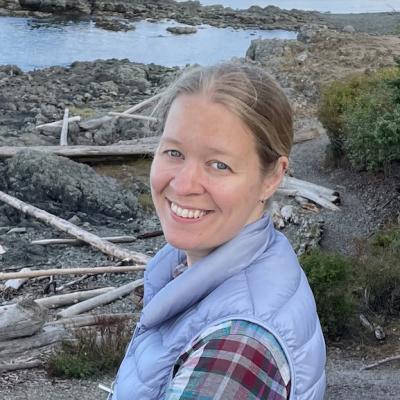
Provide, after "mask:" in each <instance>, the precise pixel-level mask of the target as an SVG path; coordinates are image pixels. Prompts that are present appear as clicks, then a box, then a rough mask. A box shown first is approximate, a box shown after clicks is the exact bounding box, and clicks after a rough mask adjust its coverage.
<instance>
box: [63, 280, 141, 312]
mask: <svg viewBox="0 0 400 400" xmlns="http://www.w3.org/2000/svg"><path fill="white" fill-rule="evenodd" d="M142 285H143V279H138V280H136V281H134V282H130V283H128V284H126V285H123V286H121V287H119V288H117V289H114V290H111V291H110V292H108V293H104V294H101V295H99V296H96V297H93V298H91V299H89V300H86V301H82V302H81V303H78V304H75V305H73V306H71V307H68V308H67V309H65V310H63V311H61V312H59V313H58V314H57V316H58V317H63V318H66V317H72V316H73V315H79V314H82V313H84V312H87V311H90V310H92V309H93V308H96V307H98V306H101V305H104V304H108V303H111V302H112V301H114V300H116V299H119V298H121V297H124V296H127V295H128V294H130V293H132V292H133V291H134V290H135V289H136V288H137V287H139V286H142Z"/></svg>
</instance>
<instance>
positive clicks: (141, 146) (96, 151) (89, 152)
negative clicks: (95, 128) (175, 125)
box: [0, 137, 160, 160]
mask: <svg viewBox="0 0 400 400" xmlns="http://www.w3.org/2000/svg"><path fill="white" fill-rule="evenodd" d="M159 139H160V138H159V137H151V138H141V139H137V140H135V144H126V145H108V146H82V145H79V146H26V147H25V146H2V147H0V159H4V158H10V157H14V156H15V155H16V154H17V153H18V152H19V151H22V150H27V149H30V150H36V151H41V152H43V153H52V154H56V155H59V156H62V157H68V158H72V159H75V158H78V159H83V158H85V159H91V160H92V159H93V160H96V159H98V158H101V159H104V158H121V157H122V158H123V157H132V156H146V157H150V156H152V155H153V154H154V150H155V149H156V148H157V143H158V140H159Z"/></svg>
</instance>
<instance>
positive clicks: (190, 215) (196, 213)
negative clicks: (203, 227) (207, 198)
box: [169, 201, 211, 219]
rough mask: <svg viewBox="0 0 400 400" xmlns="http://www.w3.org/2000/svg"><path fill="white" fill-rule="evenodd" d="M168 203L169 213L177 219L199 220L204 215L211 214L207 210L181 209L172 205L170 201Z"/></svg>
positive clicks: (174, 204)
mask: <svg viewBox="0 0 400 400" xmlns="http://www.w3.org/2000/svg"><path fill="white" fill-rule="evenodd" d="M169 203H170V208H171V211H172V212H173V213H174V214H175V215H177V216H178V217H181V218H187V219H199V218H201V217H203V216H204V215H206V214H208V213H210V212H211V211H209V210H200V209H188V208H182V207H179V206H178V205H177V204H176V203H173V202H171V201H170V202H169Z"/></svg>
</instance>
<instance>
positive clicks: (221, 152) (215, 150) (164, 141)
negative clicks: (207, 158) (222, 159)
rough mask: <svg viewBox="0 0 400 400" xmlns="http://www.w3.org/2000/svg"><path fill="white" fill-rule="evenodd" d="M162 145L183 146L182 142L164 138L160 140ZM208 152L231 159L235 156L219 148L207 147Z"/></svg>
mask: <svg viewBox="0 0 400 400" xmlns="http://www.w3.org/2000/svg"><path fill="white" fill-rule="evenodd" d="M161 144H172V145H176V146H182V142H181V141H179V140H177V139H173V138H163V137H161V139H160V145H161ZM207 150H209V151H210V152H211V153H213V154H218V155H223V156H229V157H232V156H233V154H232V153H231V152H228V151H224V149H221V148H217V147H212V146H207Z"/></svg>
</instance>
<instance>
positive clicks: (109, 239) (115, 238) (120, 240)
mask: <svg viewBox="0 0 400 400" xmlns="http://www.w3.org/2000/svg"><path fill="white" fill-rule="evenodd" d="M101 239H102V240H107V242H110V243H131V242H135V241H136V237H135V236H110V237H102V238H101ZM31 244H39V245H42V246H46V245H52V244H69V245H81V244H85V242H83V241H82V240H79V239H42V240H33V241H32V242H31Z"/></svg>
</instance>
